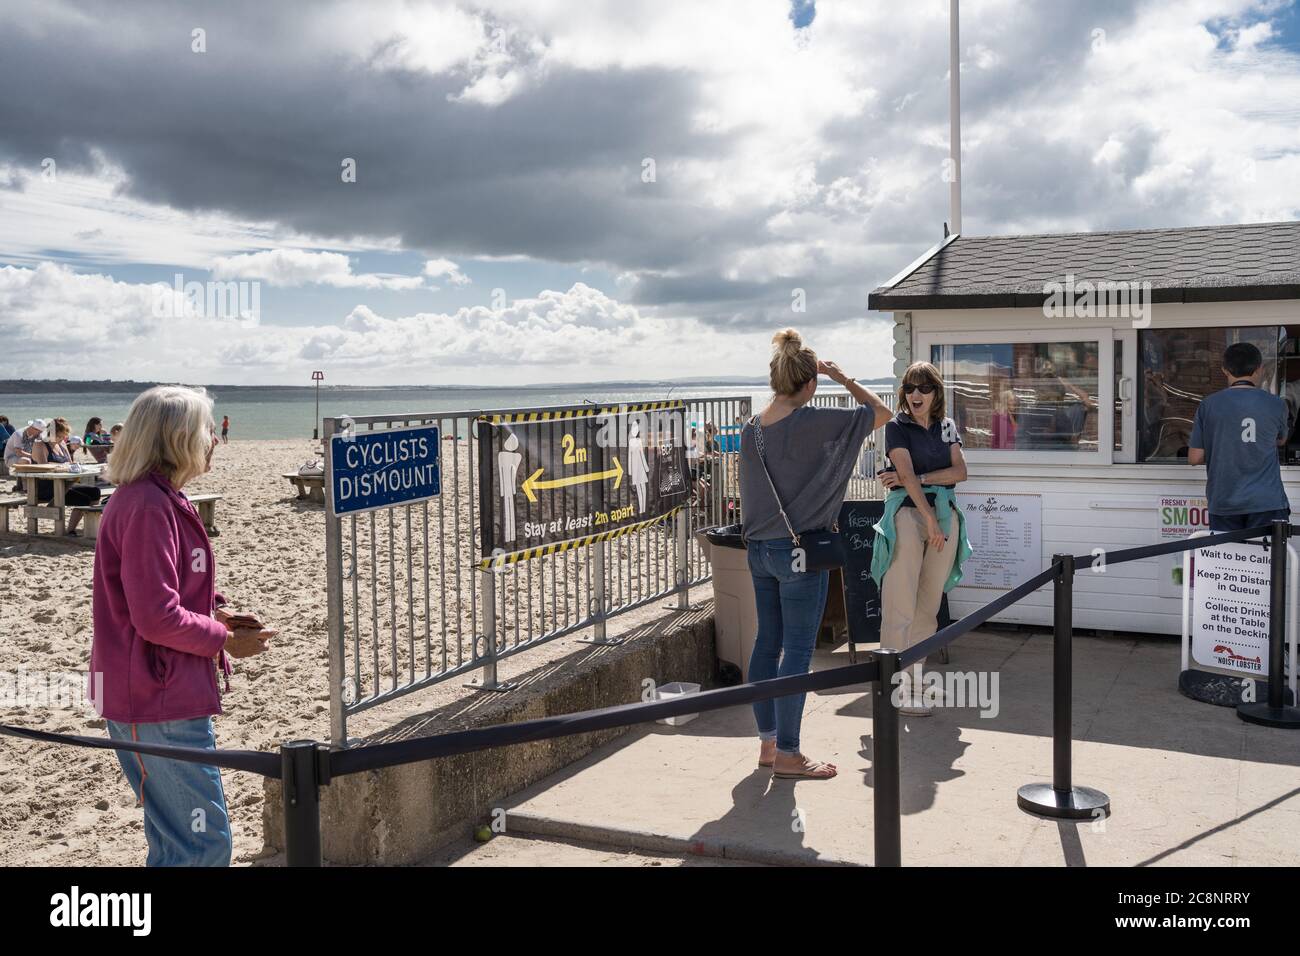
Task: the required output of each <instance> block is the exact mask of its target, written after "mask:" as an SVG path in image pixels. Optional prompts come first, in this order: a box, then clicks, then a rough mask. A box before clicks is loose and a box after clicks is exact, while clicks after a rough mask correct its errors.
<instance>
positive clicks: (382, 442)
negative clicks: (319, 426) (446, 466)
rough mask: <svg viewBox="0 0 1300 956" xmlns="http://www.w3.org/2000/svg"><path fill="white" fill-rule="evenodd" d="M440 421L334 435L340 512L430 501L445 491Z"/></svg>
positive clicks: (334, 498) (334, 486)
mask: <svg viewBox="0 0 1300 956" xmlns="http://www.w3.org/2000/svg"><path fill="white" fill-rule="evenodd" d="M439 453H440V446H439V435H438V426H436V425H417V426H416V427H414V428H395V429H393V430H391V431H381V432H351V433H348V434H343V435H334V436H333V437H332V438H331V439H330V466H331V482H330V490H331V492H332V494H331V496H330V503H331V505H332V509H333V510H332V513H333V514H334V515H335V516H338V515H345V514H355V513H357V512H359V511H374V510H375V509H376V508H389V507H392V506H393V505H406V504H411V503H412V502H416V501H427V500H428V499H430V498H435V497H437V496H438V495H439V494H441V493H442V476H441V474H440V470H439V462H440V458H439Z"/></svg>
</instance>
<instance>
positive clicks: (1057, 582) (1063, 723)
mask: <svg viewBox="0 0 1300 956" xmlns="http://www.w3.org/2000/svg"><path fill="white" fill-rule="evenodd" d="M1052 565H1053V567H1054V568H1055V571H1056V574H1055V577H1054V578H1053V579H1052V632H1053V633H1052V782H1051V783H1050V784H1047V783H1027V784H1025V785H1024V786H1023V787H1021V788H1020V790H1019V791H1018V792H1017V793H1016V804H1017V805H1018V806H1019V807H1020V809H1021V810H1024V811H1025V812H1027V813H1033V814H1037V815H1038V816H1043V817H1051V818H1053V819H1057V820H1091V819H1096V818H1098V817H1107V816H1110V797H1108V796H1106V794H1104V793H1102V792H1101V791H1100V790H1093V789H1092V788H1091V787H1076V786H1074V782H1073V768H1072V766H1071V759H1072V754H1071V745H1072V743H1073V741H1072V739H1071V723H1072V720H1071V718H1072V713H1071V708H1072V703H1073V702H1072V698H1073V696H1074V657H1073V654H1074V648H1073V641H1074V555H1072V554H1057V555H1053V556H1052Z"/></svg>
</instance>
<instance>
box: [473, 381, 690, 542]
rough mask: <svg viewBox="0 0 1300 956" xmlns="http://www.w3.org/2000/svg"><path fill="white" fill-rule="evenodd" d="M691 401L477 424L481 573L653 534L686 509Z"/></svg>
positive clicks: (515, 414) (498, 417)
mask: <svg viewBox="0 0 1300 956" xmlns="http://www.w3.org/2000/svg"><path fill="white" fill-rule="evenodd" d="M685 417H686V406H685V403H684V402H671V401H666V402H647V403H641V404H635V405H615V406H595V405H590V406H575V407H570V408H562V409H552V410H545V411H542V410H535V411H534V410H520V411H510V412H501V413H497V414H492V415H483V416H480V417H479V419H478V436H477V440H478V443H479V501H480V514H481V527H480V531H481V536H482V560H481V566H482V567H485V568H486V567H496V566H500V565H504V564H510V563H514V562H516V561H522V560H528V559H530V558H534V557H540V556H544V555H546V554H551V553H554V552H556V551H560V550H567V549H569V548H573V547H580V546H582V545H585V544H590V543H592V542H594V541H598V540H606V539H608V538H610V537H613V536H615V535H617V534H626V533H629V532H631V531H633V530H637V529H638V528H642V527H645V526H647V525H649V524H652V523H653V522H655V521H657V520H659V519H661V518H663V517H665V516H667V515H669V514H671V513H672V512H674V511H676V510H677V509H678V508H680V507H681V506H682V505H684V504H685V503H686V500H687V495H688V492H689V480H690V478H689V472H688V470H687V467H686V441H685V437H684V436H685V428H684V426H685Z"/></svg>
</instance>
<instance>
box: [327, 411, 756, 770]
mask: <svg viewBox="0 0 1300 956" xmlns="http://www.w3.org/2000/svg"><path fill="white" fill-rule="evenodd" d="M683 401H684V403H685V406H686V409H685V417H686V423H685V424H686V437H687V440H688V453H687V461H688V465H689V467H690V472H691V488H690V490H689V495H688V501H687V506H686V507H685V508H684V509H682V510H681V511H679V512H677V514H675V515H669V516H667V517H665V518H663V519H661V520H658V521H655V522H652V523H651V524H650V525H649V526H647V527H645V528H642V529H640V530H636V531H632V532H629V533H626V534H622V535H620V536H618V537H615V538H612V539H611V540H607V541H601V542H598V543H593V544H590V545H587V546H585V547H580V548H573V549H570V550H567V551H558V552H556V553H554V554H551V555H547V556H546V557H544V558H538V559H533V560H529V561H520V562H517V563H514V564H509V565H506V566H504V567H494V568H493V569H491V570H482V569H481V568H480V567H479V561H480V558H481V556H482V550H481V543H482V541H481V531H480V518H481V509H482V502H481V501H480V500H479V495H480V490H479V482H478V474H479V470H478V469H479V460H478V453H479V450H478V443H477V441H476V440H475V431H474V429H475V423H476V421H477V419H478V418H479V417H480V416H482V415H491V414H504V413H507V412H508V411H510V410H503V411H493V410H474V411H456V412H431V413H403V414H393V415H365V416H354V417H346V418H326V419H324V422H323V424H324V431H323V434H324V435H325V436H326V440H327V441H328V440H329V438H330V436H333V435H335V434H338V433H339V432H341V431H343V429H344V428H345V427H347V428H351V429H354V430H355V431H356V432H381V431H384V430H388V429H393V428H404V427H408V426H413V425H436V426H437V427H438V429H439V434H440V435H441V436H442V449H441V454H440V466H441V471H442V493H441V494H440V495H439V496H438V497H437V498H434V499H432V500H429V501H423V502H419V503H416V504H399V505H394V506H391V507H387V508H382V509H379V510H376V511H369V512H364V513H361V514H353V515H345V516H341V517H334V516H333V515H332V514H329V513H327V514H326V518H325V542H326V582H327V585H326V589H327V600H328V629H329V638H328V642H329V674H330V677H329V680H330V736H331V740H332V741H333V742H334V743H335V745H337V746H341V747H346V746H347V740H348V737H347V722H348V718H349V717H350V716H352V715H354V714H356V713H359V712H361V711H363V710H366V709H368V708H371V707H375V706H377V705H380V704H383V703H386V702H389V701H392V700H395V699H397V698H399V697H402V696H405V695H406V694H410V693H412V692H414V691H418V690H421V689H423V688H426V687H431V686H433V685H434V684H438V683H441V682H443V681H446V680H451V679H454V678H457V677H461V676H464V677H467V678H468V677H469V676H470V675H471V674H472V673H473V672H476V671H479V672H481V673H480V674H479V675H478V676H477V678H476V679H475V680H474V681H472V682H470V683H469V684H468V685H467V686H470V687H474V688H476V689H480V690H492V691H501V690H506V689H508V688H509V687H510V685H509V684H507V683H502V682H501V681H499V680H498V677H497V662H498V661H500V660H503V659H505V658H507V657H510V656H513V655H515V654H519V653H522V652H523V651H526V650H528V649H529V648H532V647H536V646H538V645H540V644H544V643H547V642H549V641H553V640H555V639H557V638H560V637H564V636H567V635H572V634H574V633H577V632H579V631H583V630H587V629H590V630H591V631H592V636H591V637H590V638H586V640H587V641H588V642H590V643H597V644H615V643H619V642H620V640H621V639H620V638H609V637H608V636H607V635H606V633H605V624H606V622H607V621H608V620H609V619H610V618H611V617H614V616H616V615H618V614H622V613H626V612H627V611H631V610H633V609H635V608H638V607H642V606H644V605H646V604H649V603H651V602H653V601H656V600H661V599H664V598H667V597H669V596H673V595H676V597H677V606H678V607H679V608H685V607H687V606H688V600H689V594H688V592H689V588H690V587H691V586H692V585H698V584H701V583H704V582H706V581H708V580H709V579H710V572H709V564H708V560H707V558H706V556H705V554H704V552H703V550H702V549H701V546H700V544H699V543H698V541H696V540H695V532H696V531H698V530H701V529H703V528H706V527H712V526H714V525H717V524H727V523H732V522H738V521H739V520H740V485H739V477H738V475H739V469H738V467H737V465H738V461H739V457H740V455H739V452H740V425H741V424H742V423H743V422H744V420H745V419H746V418H748V417H749V415H750V414H751V412H752V407H751V406H752V402H751V400H750V398H749V397H748V396H728V397H718V398H686V399H683ZM613 404H614V403H611V405H613ZM555 410H559V409H536V411H555ZM329 472H330V463H329V456H328V455H327V474H326V481H325V485H326V492H327V496H329V495H332V476H331V474H330V473H329ZM327 500H330V499H328V498H327Z"/></svg>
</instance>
